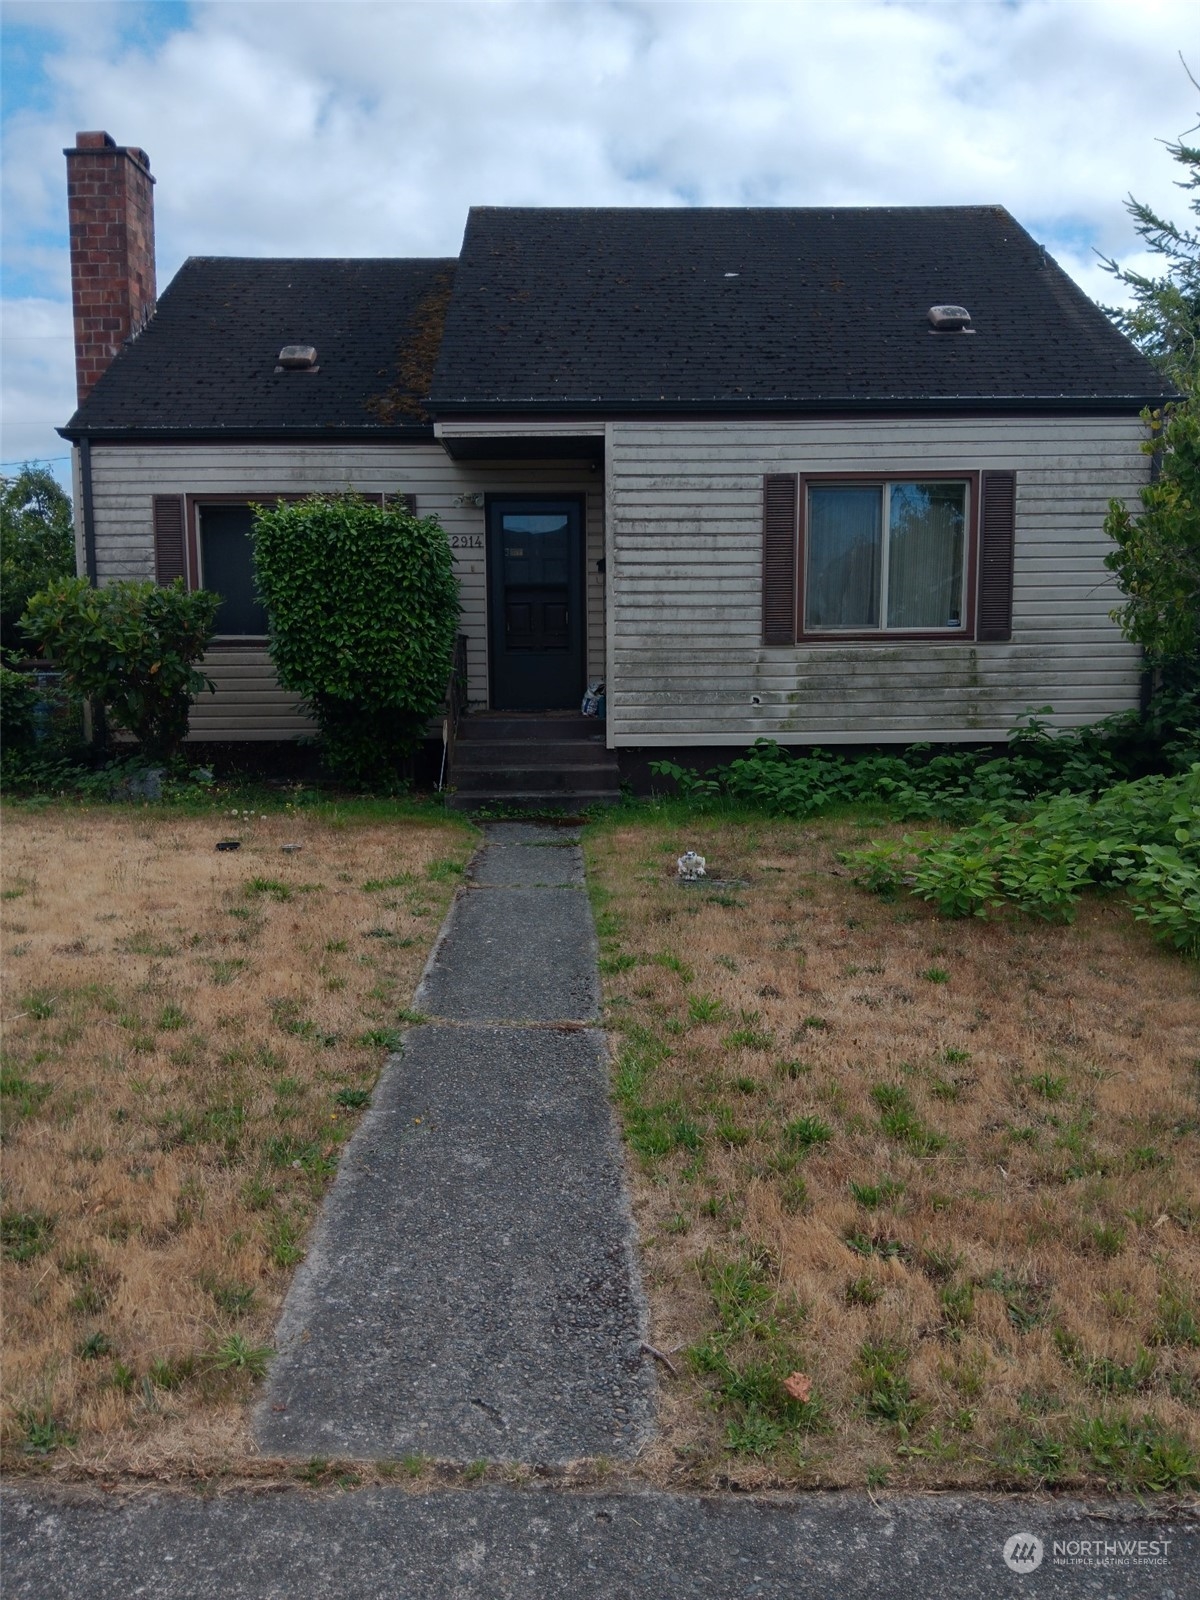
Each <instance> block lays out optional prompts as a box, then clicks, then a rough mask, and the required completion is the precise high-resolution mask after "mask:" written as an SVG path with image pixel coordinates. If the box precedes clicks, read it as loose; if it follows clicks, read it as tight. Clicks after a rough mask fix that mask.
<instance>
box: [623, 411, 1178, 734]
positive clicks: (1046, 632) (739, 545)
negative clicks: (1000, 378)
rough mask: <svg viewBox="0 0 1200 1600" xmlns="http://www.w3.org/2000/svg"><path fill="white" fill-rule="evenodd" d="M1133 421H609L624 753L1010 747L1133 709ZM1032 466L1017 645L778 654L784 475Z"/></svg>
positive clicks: (1140, 472)
mask: <svg viewBox="0 0 1200 1600" xmlns="http://www.w3.org/2000/svg"><path fill="white" fill-rule="evenodd" d="M1141 437H1142V430H1141V425H1140V424H1139V423H1138V421H1137V419H1136V418H1128V419H1126V418H1106V419H1079V418H1071V419H1064V418H1036V419H1034V418H973V419H962V420H947V419H928V420H919V419H911V418H909V419H895V420H891V421H888V420H879V419H869V420H868V419H863V420H861V421H854V420H847V421H812V422H799V421H781V422H765V421H760V422H756V423H749V422H720V423H717V422H711V423H708V422H698V423H690V422H674V423H651V422H628V423H624V422H622V423H611V424H610V425H609V429H608V442H607V451H606V455H607V476H606V490H607V526H608V550H607V563H608V576H609V581H610V585H611V593H612V596H613V603H612V604H611V606H610V610H609V616H608V661H609V685H608V717H609V724H608V732H609V742H610V744H614V745H624V746H655V745H660V746H663V745H672V744H695V745H701V744H745V743H746V742H747V741H748V740H750V739H753V738H757V737H770V738H776V739H779V740H781V741H783V742H785V743H788V742H791V743H803V742H811V741H814V740H818V741H820V742H823V743H830V744H832V743H853V742H856V741H863V742H875V741H887V740H913V739H920V738H942V739H945V738H950V739H994V738H1002V737H1003V736H1004V735H1005V733H1006V732H1007V731H1008V729H1009V728H1010V727H1011V726H1012V724H1013V722H1014V721H1015V720H1016V719H1017V718H1018V717H1019V716H1020V714H1021V713H1022V712H1023V711H1025V710H1027V709H1029V708H1032V707H1038V706H1044V705H1052V706H1053V707H1054V720H1055V721H1056V722H1057V723H1059V724H1060V725H1070V724H1078V723H1083V722H1090V721H1093V720H1095V719H1096V718H1097V717H1101V716H1104V715H1106V714H1108V713H1110V712H1114V711H1122V710H1125V709H1126V708H1128V707H1129V706H1132V705H1134V704H1136V701H1137V692H1138V673H1139V660H1138V652H1137V651H1136V649H1134V648H1133V647H1132V646H1130V645H1128V644H1126V643H1125V642H1124V641H1123V640H1122V638H1121V636H1120V633H1119V631H1118V630H1117V628H1116V626H1115V625H1114V624H1113V623H1112V622H1111V621H1110V619H1109V615H1108V613H1109V611H1110V609H1111V608H1112V606H1113V605H1114V604H1115V603H1117V601H1118V599H1119V596H1118V594H1117V590H1116V587H1115V585H1114V583H1113V580H1112V578H1111V575H1110V574H1109V573H1108V572H1107V571H1106V570H1105V568H1104V565H1103V556H1104V553H1105V550H1106V549H1107V548H1108V541H1107V539H1106V538H1105V535H1104V532H1103V527H1102V523H1103V519H1104V514H1105V511H1106V509H1107V505H1108V501H1109V498H1110V497H1112V496H1117V497H1120V498H1125V499H1130V498H1132V497H1133V496H1134V495H1135V494H1136V492H1137V489H1138V488H1139V486H1140V485H1141V484H1142V483H1144V482H1145V480H1146V475H1147V460H1146V457H1145V456H1144V455H1142V454H1141V452H1140V451H1139V448H1138V446H1139V443H1140V440H1141ZM977 469H984V470H987V469H992V470H1010V471H1015V472H1016V474H1017V526H1016V565H1015V578H1014V595H1013V638H1012V641H1011V643H1006V644H980V645H965V644H953V645H952V644H940V643H938V642H936V641H934V642H916V641H914V642H912V643H903V644H902V643H900V642H897V643H895V644H892V643H890V642H888V643H883V644H873V643H870V644H850V643H847V644H844V645H820V646H816V645H807V646H791V647H786V648H781V647H777V646H772V647H767V646H764V645H763V644H762V642H761V628H762V575H761V563H762V478H763V474H764V473H767V472H829V471H846V472H880V473H897V474H901V473H904V474H910V473H912V472H914V471H921V470H925V471H934V470H942V471H951V472H967V471H972V470H977Z"/></svg>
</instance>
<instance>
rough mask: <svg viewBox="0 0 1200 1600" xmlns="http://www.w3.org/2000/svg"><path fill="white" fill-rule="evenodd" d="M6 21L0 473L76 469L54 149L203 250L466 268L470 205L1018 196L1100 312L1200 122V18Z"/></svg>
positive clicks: (1043, 6) (1114, 13)
mask: <svg viewBox="0 0 1200 1600" xmlns="http://www.w3.org/2000/svg"><path fill="white" fill-rule="evenodd" d="M0 18H2V24H3V35H2V44H3V72H4V101H3V104H4V111H3V135H4V143H3V150H4V156H3V162H4V165H3V241H2V256H0V265H2V268H3V279H2V284H0V289H2V293H3V317H4V322H3V338H4V343H3V356H4V362H3V372H2V385H3V387H2V391H0V405H2V408H3V409H2V413H0V417H2V422H3V436H2V439H0V456H2V458H3V461H4V463H5V470H11V467H10V463H13V462H18V461H21V460H24V459H30V458H39V459H42V460H52V461H56V462H57V465H56V470H58V471H60V472H61V471H63V470H64V469H65V461H63V460H62V458H63V457H64V456H65V453H66V446H65V445H64V443H63V441H62V440H61V439H59V438H58V436H57V435H56V434H55V432H54V427H55V425H56V424H59V423H62V422H64V421H66V419H67V417H68V416H69V415H70V413H71V411H72V410H73V409H74V400H75V396H74V372H73V364H72V352H71V337H70V327H71V319H70V302H69V274H68V264H67V240H66V204H65V179H64V162H63V156H62V149H63V146H64V145H66V144H69V143H72V142H73V138H74V134H75V132H76V130H79V129H93V128H103V129H106V130H107V131H108V132H110V133H111V134H112V135H113V136H114V138H115V139H116V140H117V142H118V143H120V144H134V145H140V146H141V147H142V148H143V149H145V150H146V151H147V152H148V153H149V156H150V160H151V166H152V169H153V171H154V173H155V176H156V177H157V179H158V186H157V189H156V191H155V205H156V211H157V224H158V281H159V287H160V290H161V289H162V288H163V287H164V286H165V285H166V284H167V282H169V280H170V278H171V276H172V275H173V274H174V272H175V271H176V269H177V268H178V266H179V264H180V262H181V261H182V260H183V259H184V258H185V257H186V256H188V255H446V254H455V253H456V252H457V250H458V247H459V242H460V239H461V235H462V228H463V223H464V220H465V217H466V211H467V207H468V206H469V205H471V204H490V205H506V204H513V205H542V204H545V205H677V206H678V205H814V204H819V205H912V204H954V203H973V204H980V203H986V202H1000V203H1001V204H1003V205H1006V206H1007V207H1008V208H1009V209H1010V210H1011V211H1012V212H1013V213H1014V214H1015V215H1016V216H1017V217H1018V218H1019V219H1020V220H1021V221H1022V222H1023V223H1024V224H1025V226H1026V227H1027V228H1029V230H1030V231H1031V232H1032V233H1033V234H1034V236H1035V237H1036V238H1038V239H1039V240H1041V241H1042V242H1043V243H1044V244H1045V245H1047V247H1048V248H1049V249H1050V251H1051V252H1052V253H1053V254H1054V255H1055V256H1056V257H1057V258H1058V260H1059V261H1060V262H1061V263H1062V264H1063V266H1064V267H1066V269H1067V270H1068V271H1069V272H1071V273H1072V274H1073V275H1074V276H1075V277H1076V278H1077V279H1078V281H1079V282H1080V283H1081V284H1082V285H1083V287H1084V288H1085V289H1086V290H1087V291H1088V292H1089V293H1090V294H1093V295H1094V296H1096V297H1097V298H1099V299H1102V300H1104V299H1107V300H1111V299H1112V298H1113V289H1112V285H1111V280H1109V279H1107V278H1106V277H1105V275H1104V274H1103V273H1102V272H1101V271H1100V270H1099V267H1098V261H1097V256H1096V251H1097V250H1099V251H1102V252H1104V253H1105V254H1110V255H1116V256H1118V257H1119V258H1120V259H1121V260H1122V261H1128V262H1130V263H1132V264H1136V263H1137V261H1138V256H1137V251H1136V240H1135V237H1134V235H1133V233H1132V230H1131V227H1130V224H1129V219H1128V217H1127V216H1126V214H1125V211H1124V207H1123V201H1124V199H1125V197H1126V195H1128V194H1129V193H1130V192H1132V193H1134V194H1136V195H1137V196H1138V197H1139V198H1141V199H1145V200H1148V201H1150V202H1151V203H1152V204H1154V205H1156V206H1158V207H1159V208H1161V209H1164V210H1166V211H1167V212H1168V213H1169V214H1173V215H1176V216H1179V217H1182V216H1183V212H1184V208H1183V206H1182V204H1181V203H1180V202H1181V197H1180V196H1179V193H1178V191H1177V190H1175V189H1173V188H1172V183H1173V181H1174V179H1175V176H1176V173H1177V169H1176V168H1174V167H1173V164H1172V163H1171V161H1170V159H1169V157H1168V156H1167V155H1166V154H1165V152H1164V151H1163V148H1162V145H1161V143H1156V141H1161V140H1168V141H1170V140H1174V139H1177V138H1178V137H1179V136H1180V135H1181V134H1183V133H1185V132H1186V131H1187V130H1188V129H1191V128H1193V127H1194V126H1195V123H1196V102H1197V95H1196V91H1195V90H1194V89H1193V87H1192V86H1191V84H1189V82H1188V80H1187V78H1186V76H1185V74H1184V71H1183V68H1182V66H1181V65H1180V61H1179V52H1180V51H1182V52H1183V53H1184V55H1185V56H1186V57H1187V58H1188V61H1189V64H1190V65H1191V67H1192V69H1193V71H1196V72H1197V76H1200V70H1197V69H1198V68H1200V25H1198V24H1197V16H1196V10H1195V0H966V3H963V0H921V3H911V0H766V3H761V0H747V3H741V0H647V3H642V0H480V3H476V0H462V3H458V0H417V3H409V0H337V3H323V0H215V3H206V0H197V3H185V0H152V3H143V0H67V3H60V0H32V3H15V0H14V3H11V4H3V5H0Z"/></svg>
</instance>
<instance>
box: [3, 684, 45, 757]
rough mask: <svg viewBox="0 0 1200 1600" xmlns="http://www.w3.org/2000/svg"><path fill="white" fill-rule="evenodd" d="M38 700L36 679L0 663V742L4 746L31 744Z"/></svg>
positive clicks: (18, 747)
mask: <svg viewBox="0 0 1200 1600" xmlns="http://www.w3.org/2000/svg"><path fill="white" fill-rule="evenodd" d="M39 699H40V696H39V694H38V686H37V680H36V679H34V678H32V677H31V676H30V675H29V673H27V672H14V671H13V669H12V668H11V667H6V666H4V665H2V664H0V743H2V744H3V746H4V748H5V749H10V748H12V747H14V746H15V747H16V748H17V749H19V750H27V749H28V748H29V747H30V745H32V743H33V730H34V724H35V720H36V716H37V708H38V701H39Z"/></svg>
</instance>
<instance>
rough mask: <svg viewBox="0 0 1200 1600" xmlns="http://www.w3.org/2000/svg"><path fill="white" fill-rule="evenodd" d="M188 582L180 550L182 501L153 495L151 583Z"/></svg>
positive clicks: (181, 540) (172, 496)
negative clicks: (152, 572)
mask: <svg viewBox="0 0 1200 1600" xmlns="http://www.w3.org/2000/svg"><path fill="white" fill-rule="evenodd" d="M176 578H183V580H184V581H185V582H186V581H187V561H186V559H185V557H184V551H183V498H182V496H180V495H177V494H156V495H155V496H154V581H155V583H162V584H166V583H174V582H175V579H176Z"/></svg>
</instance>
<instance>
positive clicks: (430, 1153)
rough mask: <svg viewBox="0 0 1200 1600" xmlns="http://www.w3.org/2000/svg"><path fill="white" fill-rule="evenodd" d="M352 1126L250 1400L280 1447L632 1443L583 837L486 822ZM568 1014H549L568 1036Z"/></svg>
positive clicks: (587, 1450)
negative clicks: (403, 1023) (259, 1394)
mask: <svg viewBox="0 0 1200 1600" xmlns="http://www.w3.org/2000/svg"><path fill="white" fill-rule="evenodd" d="M416 1003H417V1005H418V1007H419V1008H420V1010H421V1011H422V1012H423V1013H425V1014H427V1015H429V1016H430V1018H431V1019H436V1020H430V1021H429V1022H427V1023H425V1024H424V1025H422V1026H418V1027H414V1028H412V1029H410V1030H409V1032H408V1034H407V1037H406V1039H405V1043H404V1048H403V1051H402V1052H401V1054H400V1055H398V1056H396V1057H393V1058H392V1059H391V1060H390V1061H389V1062H388V1064H387V1066H386V1068H385V1069H384V1072H383V1075H382V1077H381V1079H380V1082H379V1085H378V1087H377V1089H376V1092H375V1097H374V1102H373V1104H372V1107H371V1110H370V1111H369V1112H368V1114H367V1116H366V1117H365V1118H364V1120H363V1123H362V1124H361V1126H360V1128H359V1130H358V1132H357V1133H356V1134H355V1136H354V1138H353V1139H352V1140H351V1142H350V1145H349V1147H348V1148H347V1150H346V1152H345V1155H344V1156H343V1159H342V1162H341V1165H340V1167H339V1171H338V1176H337V1180H336V1182H335V1183H334V1186H333V1189H332V1191H331V1193H330V1195H329V1198H328V1200H327V1202H326V1205H325V1208H324V1211H323V1213H322V1217H321V1221H320V1222H319V1224H318V1226H317V1229H316V1231H315V1234H314V1237H313V1240H312V1243H311V1245H310V1248H309V1251H308V1256H307V1258H306V1260H305V1262H304V1264H303V1265H302V1266H301V1267H300V1269H299V1271H298V1272H297V1274H296V1278H295V1281H294V1283H293V1285H292V1289H291V1292H290V1293H289V1295H288V1298H287V1302H286V1305H285V1307H284V1312H283V1317H282V1320H281V1322H280V1326H279V1329H278V1333H277V1339H276V1343H277V1347H278V1354H277V1355H276V1358H275V1360H274V1361H273V1362H272V1365H271V1374H270V1379H269V1381H268V1385H267V1390H266V1395H265V1398H264V1399H263V1401H262V1402H261V1404H260V1406H259V1408H258V1411H257V1414H256V1422H255V1428H256V1434H257V1438H258V1442H259V1444H260V1446H261V1448H262V1449H263V1451H264V1452H265V1453H266V1454H269V1455H277V1456H299V1457H302V1458H305V1459H307V1458H308V1457H310V1456H314V1455H320V1456H338V1457H354V1458H357V1459H360V1460H368V1461H373V1460H379V1459H395V1458H397V1457H402V1456H405V1455H411V1454H418V1453H419V1454H422V1455H428V1456H434V1457H437V1458H438V1459H442V1460H450V1461H459V1462H467V1461H473V1460H477V1459H481V1458H486V1459H488V1460H492V1461H507V1460H512V1461H524V1462H530V1463H535V1462H559V1463H561V1462H565V1461H569V1460H573V1459H576V1458H578V1457H580V1456H597V1455H604V1456H612V1457H629V1456H632V1455H634V1454H635V1453H636V1452H637V1450H638V1447H639V1445H640V1444H641V1443H642V1441H643V1440H644V1439H645V1438H646V1437H647V1435H648V1433H649V1431H650V1429H651V1426H652V1401H653V1375H652V1372H651V1369H650V1366H649V1358H647V1357H646V1356H645V1355H644V1354H643V1352H642V1350H641V1341H642V1339H643V1337H644V1327H643V1306H642V1299H641V1293H640V1289H639V1286H638V1277H637V1265H636V1259H635V1254H634V1240H633V1233H632V1226H631V1222H630V1218H629V1214H628V1209H627V1205H626V1201H625V1196H624V1193H623V1190H622V1181H621V1158H620V1149H619V1145H618V1142H617V1137H616V1131H615V1128H614V1124H613V1119H612V1112H611V1108H610V1105H609V1101H608V1068H607V1057H606V1046H605V1041H604V1037H603V1035H602V1034H601V1033H599V1032H598V1031H596V1030H595V1028H593V1027H589V1026H586V1024H590V1023H594V1022H595V1021H596V1020H597V1017H598V1014H599V990H598V983H597V974H596V937H595V930H594V928H593V925H592V916H591V909H590V907H589V905H588V901H587V896H586V894H585V893H584V889H583V860H582V855H581V852H580V848H579V844H578V835H577V834H571V833H565V832H564V830H562V829H556V828H545V827H537V826H534V825H531V824H528V823H497V824H493V825H492V826H490V827H489V828H488V830H487V843H486V845H485V847H484V849H483V850H482V852H481V853H480V854H479V855H478V856H477V857H476V859H475V861H474V863H473V865H472V869H471V875H470V880H469V883H468V885H467V887H466V888H465V889H464V891H463V892H462V893H461V894H460V895H459V897H458V899H457V900H456V902H455V904H454V907H453V909H452V911H451V913H450V916H449V917H448V919H447V922H446V925H445V927H444V929H443V931H442V934H441V936H440V938H439V940H438V943H437V945H436V947H435V949H434V953H433V956H432V958H431V960H430V964H429V966H428V968H427V970H426V974H425V977H424V979H423V980H422V983H421V987H420V989H419V990H418V993H417V1001H416ZM564 1025H565V1026H564Z"/></svg>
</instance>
